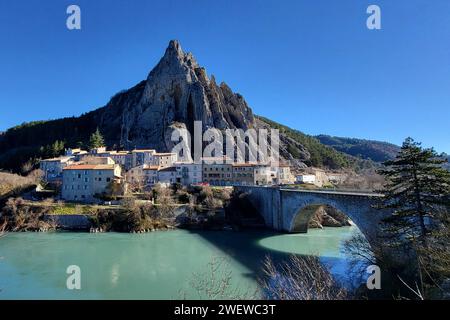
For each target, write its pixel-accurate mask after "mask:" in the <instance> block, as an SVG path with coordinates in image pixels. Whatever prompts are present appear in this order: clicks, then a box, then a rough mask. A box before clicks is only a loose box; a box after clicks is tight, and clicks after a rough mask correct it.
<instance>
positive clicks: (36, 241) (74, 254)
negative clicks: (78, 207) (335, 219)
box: [0, 227, 359, 299]
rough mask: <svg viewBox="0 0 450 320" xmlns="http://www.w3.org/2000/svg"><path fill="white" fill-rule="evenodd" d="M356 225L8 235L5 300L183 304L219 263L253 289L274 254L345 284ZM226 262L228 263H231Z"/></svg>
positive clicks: (2, 277) (1, 295)
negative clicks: (306, 259) (322, 267)
mask: <svg viewBox="0 0 450 320" xmlns="http://www.w3.org/2000/svg"><path fill="white" fill-rule="evenodd" d="M355 232H359V231H358V229H357V228H356V227H343V228H325V229H322V230H319V229H312V230H309V232H308V233H307V234H279V233H274V232H269V231H243V232H232V231H198V232H197V231H187V230H174V231H158V232H152V233H147V234H122V233H100V234H90V233H73V232H54V233H9V234H7V235H6V236H5V237H2V238H0V299H182V298H192V299H199V298H205V297H204V296H201V295H200V296H199V295H198V294H197V291H196V290H195V288H194V287H195V286H193V285H192V282H195V280H194V279H196V276H195V275H200V277H206V275H209V274H210V273H208V270H209V269H208V264H209V263H210V262H211V261H214V259H216V260H217V257H218V258H219V259H220V260H221V261H222V260H223V261H225V262H223V263H222V268H223V269H224V270H225V271H229V272H231V279H232V286H233V287H236V288H239V289H241V290H243V291H247V290H250V291H251V290H254V288H256V285H257V279H258V277H259V276H260V272H261V265H262V262H263V260H264V258H265V257H266V256H267V255H270V256H272V257H273V258H274V259H283V258H285V257H287V255H288V254H290V253H296V254H304V255H308V254H316V255H319V256H320V257H321V260H322V261H323V262H324V263H325V264H326V265H328V266H329V267H330V268H331V270H332V272H333V274H334V275H335V276H336V277H337V278H339V279H341V280H342V281H345V275H346V274H347V272H348V270H347V269H348V263H347V259H346V257H345V255H344V254H343V253H342V252H341V251H342V250H341V247H342V243H343V241H344V240H345V239H347V238H349V237H351V235H352V234H353V233H355ZM224 258H225V259H224ZM70 265H77V266H79V267H80V270H81V289H80V290H68V289H67V287H66V280H67V277H68V276H69V275H68V274H67V273H66V270H67V267H68V266H70Z"/></svg>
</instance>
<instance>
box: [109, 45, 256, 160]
mask: <svg viewBox="0 0 450 320" xmlns="http://www.w3.org/2000/svg"><path fill="white" fill-rule="evenodd" d="M103 111H104V112H103V113H102V119H101V129H102V131H104V132H105V133H106V135H108V136H112V135H114V130H116V129H115V128H118V127H120V136H117V141H116V143H117V144H118V145H120V146H122V147H124V148H133V147H136V146H139V147H143V146H145V147H150V148H154V149H157V150H159V151H170V150H171V149H172V147H173V145H174V144H173V142H171V141H170V138H171V134H172V130H173V128H174V127H182V128H186V129H188V130H189V132H191V134H193V123H194V121H202V123H203V131H204V130H206V129H208V128H211V127H214V128H217V129H220V130H224V129H234V128H240V129H243V130H247V129H248V128H252V127H254V126H255V120H254V117H253V113H252V110H251V109H250V108H249V107H248V105H247V103H246V102H245V100H244V98H243V97H242V96H241V95H239V94H236V93H234V92H233V91H232V90H231V89H230V88H229V87H228V86H227V85H226V84H225V83H221V84H220V85H218V84H216V81H215V79H214V76H211V78H209V77H208V75H207V74H206V71H205V69H204V68H202V67H200V66H199V65H198V63H197V61H196V60H195V58H194V57H193V56H192V54H190V53H184V52H183V50H182V49H181V46H180V44H179V43H178V41H176V40H172V41H170V43H169V46H168V48H167V49H166V52H165V54H164V56H163V57H162V59H161V60H160V61H159V63H158V64H157V65H156V67H155V68H154V69H153V70H152V71H151V72H150V74H149V75H148V77H147V79H146V80H145V81H142V82H141V83H139V84H138V85H136V86H135V87H133V88H131V89H129V90H127V91H124V92H121V93H119V94H117V95H116V96H114V97H113V98H112V99H111V101H110V102H109V103H108V105H106V107H105V108H104V110H103ZM116 131H117V130H116ZM116 135H117V134H116Z"/></svg>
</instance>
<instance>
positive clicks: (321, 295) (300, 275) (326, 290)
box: [261, 255, 347, 300]
mask: <svg viewBox="0 0 450 320" xmlns="http://www.w3.org/2000/svg"><path fill="white" fill-rule="evenodd" d="M263 270H264V274H265V277H264V279H263V280H262V281H261V286H262V288H263V290H264V292H265V294H266V295H267V298H269V299H275V300H344V299H346V298H347V292H346V290H345V289H343V288H342V287H341V286H340V285H339V284H338V283H337V282H336V281H335V280H334V278H333V276H332V275H331V273H330V271H329V270H328V269H327V268H326V267H325V266H324V265H323V264H322V263H321V262H320V260H319V258H318V257H317V256H297V255H291V256H290V257H289V259H288V261H284V262H282V263H280V264H276V263H274V262H273V260H272V259H271V258H270V257H267V258H266V261H265V262H264V267H263Z"/></svg>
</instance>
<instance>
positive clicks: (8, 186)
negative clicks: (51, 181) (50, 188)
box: [0, 170, 41, 198]
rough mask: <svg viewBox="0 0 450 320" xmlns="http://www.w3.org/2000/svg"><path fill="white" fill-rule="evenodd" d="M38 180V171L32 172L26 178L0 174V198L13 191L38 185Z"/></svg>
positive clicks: (39, 172) (39, 176) (39, 174)
mask: <svg viewBox="0 0 450 320" xmlns="http://www.w3.org/2000/svg"><path fill="white" fill-rule="evenodd" d="M40 178H41V171H40V170H35V171H32V172H31V173H30V174H29V175H28V176H26V177H23V176H20V175H17V174H13V173H8V172H0V198H1V197H4V196H6V195H7V194H8V193H11V192H13V191H16V190H20V189H25V188H27V187H29V186H32V185H36V184H38V183H39V181H40Z"/></svg>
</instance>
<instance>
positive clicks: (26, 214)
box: [0, 198, 56, 231]
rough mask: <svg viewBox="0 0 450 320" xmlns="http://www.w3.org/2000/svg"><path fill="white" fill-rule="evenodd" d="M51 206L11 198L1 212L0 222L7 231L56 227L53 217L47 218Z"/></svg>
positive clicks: (46, 229)
mask: <svg viewBox="0 0 450 320" xmlns="http://www.w3.org/2000/svg"><path fill="white" fill-rule="evenodd" d="M48 212H49V208H45V207H44V208H43V207H35V206H30V205H28V204H27V203H26V202H25V201H24V200H23V199H22V198H9V199H8V201H7V202H6V205H5V206H4V207H3V209H2V212H1V214H0V224H2V225H3V228H4V230H5V231H48V230H54V229H56V224H55V223H54V221H52V220H51V219H46V218H45V216H46V214H48Z"/></svg>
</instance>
